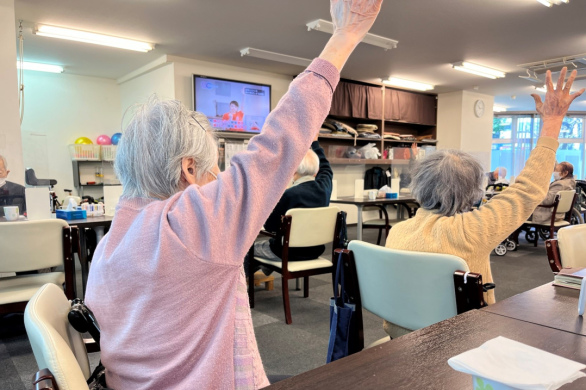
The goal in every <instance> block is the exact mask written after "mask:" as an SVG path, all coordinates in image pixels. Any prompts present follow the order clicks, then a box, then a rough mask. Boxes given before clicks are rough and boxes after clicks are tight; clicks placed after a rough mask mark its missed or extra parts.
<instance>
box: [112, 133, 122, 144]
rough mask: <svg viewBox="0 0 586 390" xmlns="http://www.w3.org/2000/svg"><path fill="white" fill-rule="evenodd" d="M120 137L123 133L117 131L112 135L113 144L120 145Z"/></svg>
mask: <svg viewBox="0 0 586 390" xmlns="http://www.w3.org/2000/svg"><path fill="white" fill-rule="evenodd" d="M120 137H122V133H116V134H114V135H113V136H112V145H118V142H120Z"/></svg>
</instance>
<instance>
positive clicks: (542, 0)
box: [537, 0, 570, 7]
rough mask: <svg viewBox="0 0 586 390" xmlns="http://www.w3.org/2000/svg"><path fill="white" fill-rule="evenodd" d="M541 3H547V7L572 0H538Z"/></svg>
mask: <svg viewBox="0 0 586 390" xmlns="http://www.w3.org/2000/svg"><path fill="white" fill-rule="evenodd" d="M537 1H538V2H540V3H541V4H543V5H545V6H546V7H551V6H552V5H554V4H555V5H560V4H561V3H564V4H568V3H569V2H570V0H537Z"/></svg>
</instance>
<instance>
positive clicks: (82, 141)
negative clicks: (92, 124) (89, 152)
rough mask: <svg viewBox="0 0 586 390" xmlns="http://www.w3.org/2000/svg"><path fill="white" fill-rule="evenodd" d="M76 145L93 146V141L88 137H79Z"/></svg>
mask: <svg viewBox="0 0 586 390" xmlns="http://www.w3.org/2000/svg"><path fill="white" fill-rule="evenodd" d="M75 143H76V144H82V145H91V144H93V142H92V140H91V139H89V138H88V137H79V138H78V139H76V140H75Z"/></svg>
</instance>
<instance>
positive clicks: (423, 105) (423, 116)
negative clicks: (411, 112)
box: [419, 95, 437, 126]
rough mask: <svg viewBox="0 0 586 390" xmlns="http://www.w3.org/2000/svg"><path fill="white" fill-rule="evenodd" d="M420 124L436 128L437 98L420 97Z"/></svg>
mask: <svg viewBox="0 0 586 390" xmlns="http://www.w3.org/2000/svg"><path fill="white" fill-rule="evenodd" d="M419 96H420V101H419V112H420V123H422V124H424V125H431V126H435V125H436V124H437V108H436V103H437V100H436V97H435V96H430V95H419Z"/></svg>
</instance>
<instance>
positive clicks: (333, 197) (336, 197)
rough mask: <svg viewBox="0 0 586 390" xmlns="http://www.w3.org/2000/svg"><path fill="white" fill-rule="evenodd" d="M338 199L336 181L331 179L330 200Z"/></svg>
mask: <svg viewBox="0 0 586 390" xmlns="http://www.w3.org/2000/svg"><path fill="white" fill-rule="evenodd" d="M336 199H338V181H337V180H332V194H331V195H330V200H336Z"/></svg>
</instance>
